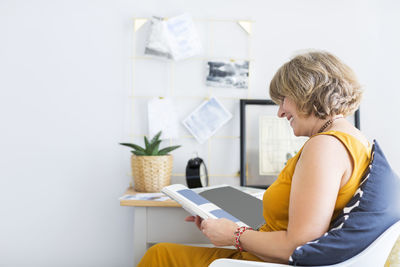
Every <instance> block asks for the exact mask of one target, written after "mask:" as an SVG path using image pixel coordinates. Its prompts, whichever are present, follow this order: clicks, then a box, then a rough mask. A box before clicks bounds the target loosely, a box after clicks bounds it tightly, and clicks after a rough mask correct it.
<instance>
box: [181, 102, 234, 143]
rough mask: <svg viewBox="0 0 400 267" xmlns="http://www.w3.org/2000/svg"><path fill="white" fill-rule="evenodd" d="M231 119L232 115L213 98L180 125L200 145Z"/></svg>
mask: <svg viewBox="0 0 400 267" xmlns="http://www.w3.org/2000/svg"><path fill="white" fill-rule="evenodd" d="M231 118H232V114H231V113H230V112H229V111H228V110H226V109H225V107H224V106H222V104H221V103H220V102H219V101H218V100H217V99H216V98H215V97H212V98H211V99H210V100H208V101H205V102H204V103H202V104H201V105H200V106H199V107H197V108H196V109H195V110H194V111H193V112H192V113H191V114H190V115H189V116H188V117H187V118H186V119H185V120H183V122H182V123H183V124H184V125H185V127H186V128H187V129H188V130H189V132H190V133H191V134H192V135H193V136H194V137H195V138H196V140H197V141H198V142H199V143H200V144H202V143H204V142H205V141H206V140H207V139H208V138H210V137H211V136H212V135H214V134H215V133H216V132H217V131H218V129H220V128H221V127H222V126H223V125H224V124H225V123H227V122H228V121H229V120H230V119H231Z"/></svg>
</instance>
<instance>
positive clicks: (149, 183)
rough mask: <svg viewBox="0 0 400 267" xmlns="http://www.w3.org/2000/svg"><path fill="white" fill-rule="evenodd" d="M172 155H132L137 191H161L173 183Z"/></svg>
mask: <svg viewBox="0 0 400 267" xmlns="http://www.w3.org/2000/svg"><path fill="white" fill-rule="evenodd" d="M172 164H173V158H172V155H165V156H136V155H132V157H131V165H132V175H133V182H134V185H135V191H138V192H160V191H161V189H162V188H163V187H164V186H167V185H170V184H171V175H172Z"/></svg>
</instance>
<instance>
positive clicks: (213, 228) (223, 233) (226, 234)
mask: <svg viewBox="0 0 400 267" xmlns="http://www.w3.org/2000/svg"><path fill="white" fill-rule="evenodd" d="M237 228H238V225H237V224H236V223H234V222H232V221H230V220H228V219H225V218H222V219H206V220H202V222H201V224H200V230H201V231H202V232H203V234H204V235H205V236H206V237H207V238H208V239H210V241H211V243H213V245H215V246H233V245H234V244H235V231H236V229H237Z"/></svg>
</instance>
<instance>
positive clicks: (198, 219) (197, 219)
mask: <svg viewBox="0 0 400 267" xmlns="http://www.w3.org/2000/svg"><path fill="white" fill-rule="evenodd" d="M185 221H187V222H195V223H196V226H197V228H199V230H201V228H200V225H201V222H202V221H203V219H202V218H201V217H200V216H187V217H186V218H185Z"/></svg>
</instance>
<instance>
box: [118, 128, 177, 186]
mask: <svg viewBox="0 0 400 267" xmlns="http://www.w3.org/2000/svg"><path fill="white" fill-rule="evenodd" d="M160 136H161V131H160V132H158V133H157V134H156V135H155V136H154V137H153V138H152V139H151V140H150V141H149V140H148V139H147V137H146V136H145V137H144V144H145V147H144V148H143V147H141V146H139V145H136V144H131V143H120V145H123V146H127V147H130V148H132V149H133V150H132V151H131V152H132V156H131V166H132V175H133V181H134V188H135V190H136V191H138V192H160V190H161V189H162V188H163V187H164V186H167V185H170V184H171V175H172V165H173V157H172V155H170V154H168V153H169V152H171V151H173V150H175V149H177V148H179V147H180V146H169V147H165V148H163V149H159V147H160V144H161V141H162V140H160Z"/></svg>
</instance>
